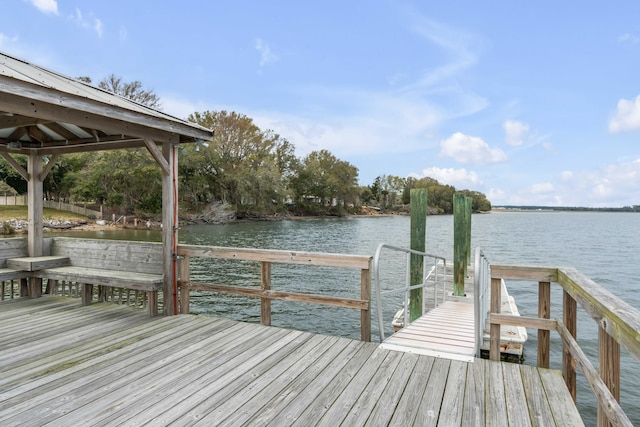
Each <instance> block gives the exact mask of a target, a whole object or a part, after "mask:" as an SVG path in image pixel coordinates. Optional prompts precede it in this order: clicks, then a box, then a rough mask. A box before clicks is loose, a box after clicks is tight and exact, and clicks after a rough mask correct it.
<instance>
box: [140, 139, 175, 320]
mask: <svg viewBox="0 0 640 427" xmlns="http://www.w3.org/2000/svg"><path fill="white" fill-rule="evenodd" d="M145 142H146V141H145ZM147 146H149V144H147ZM150 151H152V150H151V149H150ZM152 154H153V151H152ZM162 157H163V158H164V160H165V161H166V162H167V163H166V164H163V163H164V162H159V163H160V166H162V268H163V276H164V286H163V294H162V296H163V306H164V314H165V315H173V314H177V312H176V309H177V307H178V305H177V298H178V289H177V286H178V264H177V262H178V150H177V149H176V146H175V144H172V143H169V142H164V143H163V144H162ZM165 166H167V167H165Z"/></svg>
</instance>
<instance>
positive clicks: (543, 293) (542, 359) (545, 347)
mask: <svg viewBox="0 0 640 427" xmlns="http://www.w3.org/2000/svg"><path fill="white" fill-rule="evenodd" d="M538 317H539V318H541V319H549V318H550V317H551V283H550V282H538ZM550 338H551V331H549V330H548V329H538V367H539V368H547V369H548V368H549V351H550V349H549V345H550V342H551V341H550Z"/></svg>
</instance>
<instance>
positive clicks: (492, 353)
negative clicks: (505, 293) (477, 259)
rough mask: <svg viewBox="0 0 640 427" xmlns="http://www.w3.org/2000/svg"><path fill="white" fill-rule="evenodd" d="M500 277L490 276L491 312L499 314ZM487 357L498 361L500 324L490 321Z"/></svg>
mask: <svg viewBox="0 0 640 427" xmlns="http://www.w3.org/2000/svg"><path fill="white" fill-rule="evenodd" d="M501 294H502V279H500V278H497V279H496V278H493V277H492V278H491V313H492V314H500V301H501V296H502V295H501ZM489 339H490V344H489V359H491V360H494V361H496V362H498V361H500V324H499V323H491V326H490V329H489Z"/></svg>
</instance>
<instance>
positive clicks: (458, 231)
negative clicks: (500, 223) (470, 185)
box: [453, 193, 468, 296]
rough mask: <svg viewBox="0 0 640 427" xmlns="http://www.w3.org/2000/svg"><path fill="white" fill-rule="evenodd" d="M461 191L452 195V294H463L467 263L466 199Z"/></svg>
mask: <svg viewBox="0 0 640 427" xmlns="http://www.w3.org/2000/svg"><path fill="white" fill-rule="evenodd" d="M466 198H467V197H466V196H465V195H464V194H463V193H456V194H454V195H453V294H454V295H455V296H464V278H465V276H466V271H465V270H466V265H467V236H468V234H467V228H468V227H467V214H466V210H467V201H466Z"/></svg>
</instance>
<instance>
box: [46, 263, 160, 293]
mask: <svg viewBox="0 0 640 427" xmlns="http://www.w3.org/2000/svg"><path fill="white" fill-rule="evenodd" d="M35 275H36V277H40V278H42V279H50V280H65V281H69V282H78V283H90V284H92V285H102V286H113V287H116V288H127V289H134V290H138V291H145V292H148V291H159V290H161V289H162V275H161V274H148V273H134V272H131V271H118V270H105V269H100V268H90V267H76V266H65V267H53V268H45V269H43V270H38V271H36V272H35Z"/></svg>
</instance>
